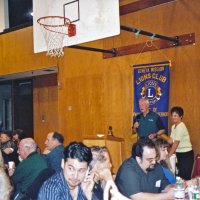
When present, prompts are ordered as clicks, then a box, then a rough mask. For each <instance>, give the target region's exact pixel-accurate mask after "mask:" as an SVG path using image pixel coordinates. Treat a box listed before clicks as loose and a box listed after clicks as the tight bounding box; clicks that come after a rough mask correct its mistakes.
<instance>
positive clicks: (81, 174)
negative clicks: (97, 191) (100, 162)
mask: <svg viewBox="0 0 200 200" xmlns="http://www.w3.org/2000/svg"><path fill="white" fill-rule="evenodd" d="M91 160H92V153H91V150H90V148H89V147H87V146H85V145H84V144H82V143H78V142H72V143H70V144H69V145H68V146H67V147H66V148H65V150H64V159H62V164H61V166H62V171H61V172H60V173H56V174H55V175H53V176H52V177H50V178H49V179H48V180H47V181H45V182H44V184H43V185H42V187H41V189H40V192H39V196H38V200H56V199H59V200H66V199H67V200H73V199H74V200H76V199H78V200H85V199H87V200H94V199H96V198H94V197H93V192H92V189H93V186H94V181H93V178H94V177H93V176H92V174H90V175H88V165H89V163H90V162H91Z"/></svg>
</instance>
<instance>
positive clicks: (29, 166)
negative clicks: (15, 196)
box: [11, 152, 47, 193]
mask: <svg viewBox="0 0 200 200" xmlns="http://www.w3.org/2000/svg"><path fill="white" fill-rule="evenodd" d="M46 168H47V162H46V160H45V159H44V157H43V156H42V155H40V154H38V153H36V152H33V153H31V154H30V155H29V156H28V157H27V158H26V159H25V160H23V161H22V162H21V163H19V165H18V166H17V168H16V169H15V172H14V174H13V176H12V177H11V179H12V181H13V184H14V186H15V193H18V192H22V193H23V192H25V191H26V190H27V189H28V187H29V186H30V185H31V184H32V183H33V181H34V180H35V178H36V177H37V176H38V175H39V173H40V172H41V171H42V170H44V169H46Z"/></svg>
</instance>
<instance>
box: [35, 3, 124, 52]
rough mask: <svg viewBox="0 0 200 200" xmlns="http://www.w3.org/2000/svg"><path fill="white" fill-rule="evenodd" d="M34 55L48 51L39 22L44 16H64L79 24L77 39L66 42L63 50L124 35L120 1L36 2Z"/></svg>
mask: <svg viewBox="0 0 200 200" xmlns="http://www.w3.org/2000/svg"><path fill="white" fill-rule="evenodd" d="M33 13H34V14H33V29H34V30H33V32H34V52H35V53H39V52H43V51H46V50H47V47H46V43H45V39H44V37H43V33H42V30H41V27H40V25H39V24H38V23H37V20H38V19H39V18H41V17H44V16H64V17H67V18H69V19H70V20H71V21H72V22H73V23H74V24H76V36H73V37H68V36H66V37H65V38H64V42H63V47H64V46H71V45H77V44H81V43H85V42H89V41H94V40H98V39H102V38H106V37H111V36H114V35H118V34H120V22H119V0H42V1H41V0H34V1H33Z"/></svg>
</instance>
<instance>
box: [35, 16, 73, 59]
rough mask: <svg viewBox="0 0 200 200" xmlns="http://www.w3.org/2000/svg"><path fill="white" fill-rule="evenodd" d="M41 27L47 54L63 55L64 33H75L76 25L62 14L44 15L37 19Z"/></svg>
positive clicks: (69, 34)
mask: <svg viewBox="0 0 200 200" xmlns="http://www.w3.org/2000/svg"><path fill="white" fill-rule="evenodd" d="M37 22H38V23H39V24H40V26H41V27H42V32H43V36H44V38H45V42H46V45H47V56H52V57H53V56H57V57H60V56H63V55H64V51H63V40H64V38H65V35H68V37H72V36H75V35H76V25H75V24H72V23H71V21H70V19H68V18H66V17H62V16H45V17H41V18H39V19H38V20H37Z"/></svg>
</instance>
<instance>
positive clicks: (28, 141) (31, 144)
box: [21, 138, 37, 151]
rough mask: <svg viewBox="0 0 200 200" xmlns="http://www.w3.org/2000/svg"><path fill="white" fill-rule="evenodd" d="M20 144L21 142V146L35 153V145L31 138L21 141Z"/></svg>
mask: <svg viewBox="0 0 200 200" xmlns="http://www.w3.org/2000/svg"><path fill="white" fill-rule="evenodd" d="M21 142H23V144H22V145H23V146H24V147H28V148H29V149H31V150H32V151H36V149H37V144H36V143H35V141H34V140H33V139H32V138H25V139H23V140H22V141H21Z"/></svg>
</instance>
